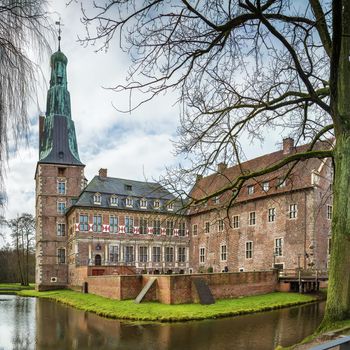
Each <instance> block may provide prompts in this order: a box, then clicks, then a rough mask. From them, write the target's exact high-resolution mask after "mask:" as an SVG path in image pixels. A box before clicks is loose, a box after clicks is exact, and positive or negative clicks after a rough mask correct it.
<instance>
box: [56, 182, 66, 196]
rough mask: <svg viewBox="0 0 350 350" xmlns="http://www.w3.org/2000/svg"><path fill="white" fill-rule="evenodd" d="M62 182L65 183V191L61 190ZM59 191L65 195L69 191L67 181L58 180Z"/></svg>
mask: <svg viewBox="0 0 350 350" xmlns="http://www.w3.org/2000/svg"><path fill="white" fill-rule="evenodd" d="M61 184H63V188H64V191H63V192H60V190H61V186H60V185H61ZM57 193H58V194H59V195H65V194H66V193H67V181H62V180H57Z"/></svg>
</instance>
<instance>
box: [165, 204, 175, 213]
mask: <svg viewBox="0 0 350 350" xmlns="http://www.w3.org/2000/svg"><path fill="white" fill-rule="evenodd" d="M166 208H167V210H168V211H173V210H174V203H168V205H167V207H166Z"/></svg>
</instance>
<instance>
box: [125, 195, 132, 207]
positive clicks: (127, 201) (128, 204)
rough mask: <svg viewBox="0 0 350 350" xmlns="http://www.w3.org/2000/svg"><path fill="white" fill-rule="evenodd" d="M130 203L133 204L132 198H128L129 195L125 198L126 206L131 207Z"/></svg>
mask: <svg viewBox="0 0 350 350" xmlns="http://www.w3.org/2000/svg"><path fill="white" fill-rule="evenodd" d="M132 204H133V200H132V198H130V197H128V198H126V206H127V207H129V208H131V207H132Z"/></svg>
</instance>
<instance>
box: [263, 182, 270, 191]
mask: <svg viewBox="0 0 350 350" xmlns="http://www.w3.org/2000/svg"><path fill="white" fill-rule="evenodd" d="M269 189H270V182H269V181H264V182H263V183H262V190H263V191H264V192H268V191H269Z"/></svg>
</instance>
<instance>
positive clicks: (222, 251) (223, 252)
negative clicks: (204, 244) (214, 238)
mask: <svg viewBox="0 0 350 350" xmlns="http://www.w3.org/2000/svg"><path fill="white" fill-rule="evenodd" d="M220 260H221V261H226V260H227V246H226V244H224V245H222V246H221V247H220Z"/></svg>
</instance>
